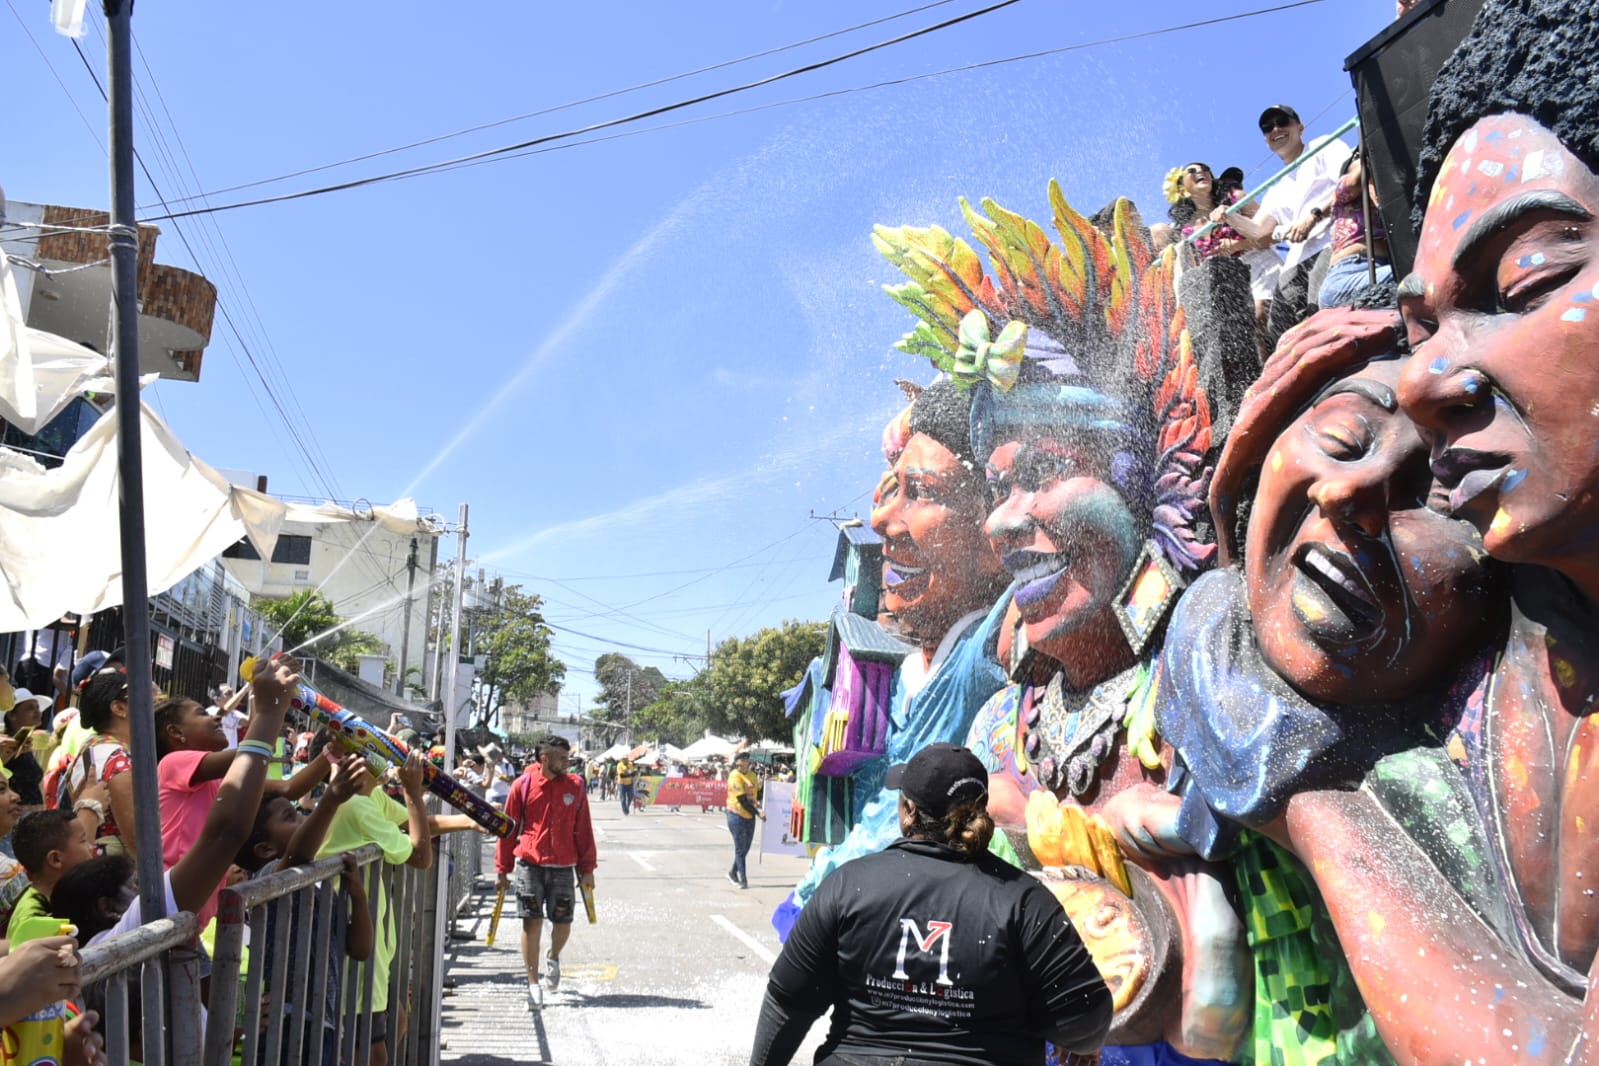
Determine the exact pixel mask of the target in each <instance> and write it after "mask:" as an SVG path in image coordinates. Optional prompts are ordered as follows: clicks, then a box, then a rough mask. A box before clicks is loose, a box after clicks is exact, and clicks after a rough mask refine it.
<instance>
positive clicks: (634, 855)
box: [628, 851, 655, 873]
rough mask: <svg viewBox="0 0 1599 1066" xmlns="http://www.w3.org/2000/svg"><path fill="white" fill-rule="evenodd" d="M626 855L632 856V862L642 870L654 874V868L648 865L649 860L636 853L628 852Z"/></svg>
mask: <svg viewBox="0 0 1599 1066" xmlns="http://www.w3.org/2000/svg"><path fill="white" fill-rule="evenodd" d="M628 855H630V856H632V858H633V861H634V862H636V863H638V864H639V865H640V866H642V867H644V869H646V870H648V871H649V872H650V873H654V872H655V867H654V866H651V865H650V860H648V859H646V858H645V857H644V856H642V855H640V854H639V853H638V852H636V851H630V852H628Z"/></svg>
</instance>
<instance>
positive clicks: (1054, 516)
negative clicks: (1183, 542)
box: [985, 433, 1141, 666]
mask: <svg viewBox="0 0 1599 1066" xmlns="http://www.w3.org/2000/svg"><path fill="white" fill-rule="evenodd" d="M1107 465H1108V464H1107V460H1106V459H1105V458H1104V457H1103V456H1102V455H1099V454H1096V452H1095V451H1094V450H1093V449H1091V448H1088V447H1085V446H1084V445H1083V444H1082V443H1080V442H1074V441H1073V440H1072V438H1071V437H1070V436H1066V435H1062V436H1049V435H1045V434H1044V433H1039V434H1036V435H1029V436H1026V437H1024V438H1023V439H1020V440H1010V441H1005V442H1002V443H1001V444H1000V445H999V446H998V447H997V448H995V449H994V451H993V454H992V455H990V457H989V460H988V482H989V491H990V494H991V495H992V496H993V498H994V508H993V511H992V512H991V513H990V514H989V516H988V522H987V524H986V526H985V528H986V530H987V532H988V539H989V542H990V543H991V544H992V545H993V547H994V553H995V554H996V555H997V556H998V557H999V560H1000V565H1002V566H1003V567H1004V568H1005V569H1006V570H1007V571H1008V572H1009V573H1010V575H1011V577H1012V578H1013V579H1015V582H1016V598H1015V605H1016V610H1017V612H1018V613H1019V614H1020V615H1021V619H1022V624H1023V626H1024V628H1025V633H1026V636H1027V642H1028V644H1029V645H1031V646H1032V647H1034V648H1036V649H1038V650H1039V651H1041V652H1043V653H1044V654H1046V655H1048V656H1050V657H1051V658H1053V659H1055V660H1056V661H1057V662H1061V663H1063V664H1066V665H1068V666H1071V665H1073V664H1074V660H1076V659H1078V658H1079V657H1080V656H1081V654H1083V649H1082V648H1079V647H1077V645H1078V643H1079V642H1080V641H1081V640H1083V639H1085V638H1086V637H1087V636H1088V635H1089V633H1091V632H1092V633H1094V634H1099V633H1102V632H1103V631H1104V630H1103V627H1104V626H1105V625H1106V624H1107V623H1108V624H1109V625H1110V626H1111V628H1112V629H1114V628H1115V616H1114V614H1113V612H1112V604H1113V603H1114V601H1115V598H1116V595H1117V593H1118V592H1120V591H1121V587H1122V585H1123V584H1124V583H1125V582H1126V580H1127V575H1128V573H1129V572H1130V571H1131V570H1132V567H1133V563H1134V561H1135V560H1136V559H1137V557H1138V550H1139V547H1140V544H1141V539H1140V536H1139V527H1138V522H1137V520H1136V519H1135V518H1134V517H1133V514H1132V512H1131V511H1130V510H1129V509H1128V506H1127V501H1126V500H1125V499H1124V498H1123V497H1122V494H1121V493H1120V492H1119V491H1117V489H1116V488H1115V486H1114V485H1112V484H1111V482H1110V478H1109V473H1108V470H1107Z"/></svg>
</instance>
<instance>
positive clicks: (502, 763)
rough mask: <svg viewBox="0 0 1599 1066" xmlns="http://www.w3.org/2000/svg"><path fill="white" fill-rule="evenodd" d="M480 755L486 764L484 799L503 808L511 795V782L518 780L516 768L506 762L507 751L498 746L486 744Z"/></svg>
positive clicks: (484, 771)
mask: <svg viewBox="0 0 1599 1066" xmlns="http://www.w3.org/2000/svg"><path fill="white" fill-rule="evenodd" d="M478 753H479V754H481V755H482V756H483V763H484V766H483V798H484V799H486V800H488V801H489V802H490V803H492V804H493V805H494V806H496V807H501V808H503V807H504V806H505V798H506V797H507V796H509V795H510V794H511V782H512V781H515V780H516V767H514V766H512V765H511V764H510V763H509V762H507V761H506V760H505V751H504V749H502V748H501V747H500V746H499V745H498V744H494V743H489V744H485V745H483V747H481V748H479V749H478Z"/></svg>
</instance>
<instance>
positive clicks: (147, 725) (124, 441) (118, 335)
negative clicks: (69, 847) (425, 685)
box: [104, 0, 188, 1062]
mask: <svg viewBox="0 0 1599 1066" xmlns="http://www.w3.org/2000/svg"><path fill="white" fill-rule="evenodd" d="M104 10H105V18H106V75H107V77H106V81H107V82H108V89H107V93H106V100H107V104H108V107H109V109H110V115H109V123H110V131H109V132H110V141H111V225H110V228H109V232H108V234H107V244H108V246H109V249H110V252H111V303H112V308H113V314H112V320H111V322H112V325H111V337H112V340H111V351H112V355H113V357H114V358H115V360H116V383H117V402H116V412H117V474H118V484H119V486H120V488H121V500H120V503H121V506H120V508H119V513H120V516H121V521H120V522H119V526H120V533H121V549H122V638H123V641H124V645H125V646H126V647H127V649H128V659H127V663H126V665H127V668H128V712H129V713H128V719H129V724H130V726H131V727H132V731H133V735H132V738H131V740H132V743H130V744H129V745H128V747H129V749H130V750H129V754H130V755H131V757H132V759H133V801H134V805H133V809H134V825H135V830H136V832H137V833H138V836H139V839H140V840H143V841H146V845H145V846H144V847H142V848H140V849H139V855H138V862H137V864H136V866H137V873H138V878H139V906H140V913H141V915H142V916H143V921H145V922H146V923H148V922H153V921H155V920H157V919H158V918H164V917H166V913H167V903H166V892H165V890H164V888H163V885H164V884H165V880H164V878H163V871H162V864H161V849H160V848H158V847H156V846H154V842H155V841H158V840H160V839H161V803H160V795H159V793H158V790H157V786H156V759H155V751H156V748H155V742H156V741H155V707H154V701H153V699H152V696H151V689H152V687H153V686H152V684H151V679H150V674H151V669H150V602H149V594H150V579H149V575H148V573H147V567H146V562H145V545H144V456H143V449H142V447H141V442H140V436H139V434H140V430H141V428H142V426H143V421H144V416H143V411H142V404H141V403H140V401H139V262H138V261H139V226H138V222H137V221H136V219H135V217H134V210H133V206H134V189H133V62H132V40H133V33H132V28H131V26H130V25H129V23H130V22H131V20H132V18H133V0H105V7H104ZM166 998H167V997H166V980H165V975H164V973H163V971H162V964H161V963H154V964H148V965H146V966H145V967H144V986H143V998H142V1010H143V1015H144V1061H145V1062H166V1061H167V1047H166V1043H167V1041H166V1033H167V1029H166V1027H167V1020H166ZM187 1050H188V1049H185V1051H187Z"/></svg>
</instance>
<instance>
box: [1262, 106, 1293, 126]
mask: <svg viewBox="0 0 1599 1066" xmlns="http://www.w3.org/2000/svg"><path fill="white" fill-rule="evenodd" d="M1277 115H1282V116H1283V117H1284V118H1286V119H1288V120H1289V121H1290V122H1299V112H1298V111H1295V110H1294V109H1293V108H1291V107H1289V106H1288V105H1287V104H1272V105H1271V106H1270V107H1268V108H1267V109H1266V110H1264V111H1262V112H1261V113H1260V118H1259V119H1258V120H1257V123H1258V125H1259V126H1260V128H1261V129H1262V130H1264V129H1265V128H1266V120H1267V119H1268V118H1273V117H1275V116H1277ZM1300 124H1301V125H1303V123H1300Z"/></svg>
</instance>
